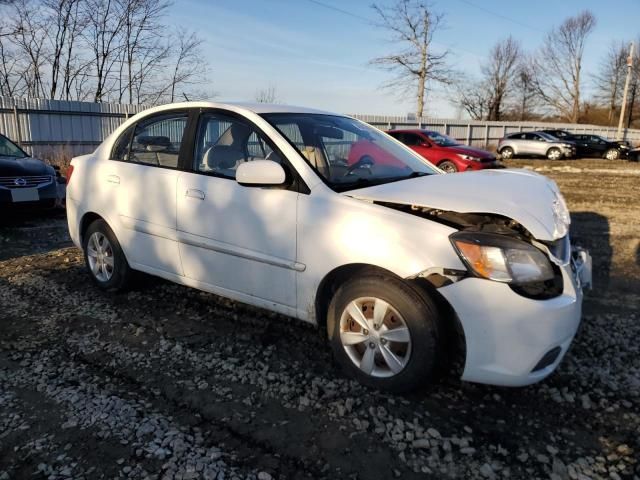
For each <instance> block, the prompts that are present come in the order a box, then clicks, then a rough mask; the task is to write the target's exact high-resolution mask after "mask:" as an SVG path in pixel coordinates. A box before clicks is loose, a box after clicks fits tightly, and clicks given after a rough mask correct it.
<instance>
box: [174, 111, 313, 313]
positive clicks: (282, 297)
mask: <svg viewBox="0 0 640 480" xmlns="http://www.w3.org/2000/svg"><path fill="white" fill-rule="evenodd" d="M264 158H267V159H269V160H275V161H279V162H282V159H281V157H280V155H279V154H278V153H276V152H275V151H274V147H273V144H272V143H271V142H269V141H267V140H266V139H265V137H264V136H263V135H261V134H259V133H257V131H256V129H255V127H254V126H252V125H251V124H250V123H249V122H248V121H247V120H246V119H243V118H241V117H238V116H232V115H231V114H227V113H224V112H208V113H203V114H202V115H201V116H200V119H199V122H198V127H197V130H196V133H195V141H194V153H193V169H192V171H191V172H185V173H183V174H182V175H181V176H180V178H179V179H178V187H177V212H178V228H177V230H178V232H177V235H178V239H179V241H180V257H181V259H182V265H183V268H184V275H185V276H186V277H188V278H191V279H193V280H196V281H198V282H203V283H205V284H208V285H211V286H214V287H216V289H217V290H218V291H220V293H222V294H226V295H228V296H231V297H234V298H238V299H241V300H245V301H249V302H250V303H258V304H259V303H261V301H267V302H270V303H273V304H278V305H280V306H286V307H288V308H295V307H296V272H297V271H299V270H301V268H300V266H299V265H298V264H296V208H297V198H298V193H297V191H295V190H294V189H289V188H259V187H243V186H241V185H239V184H238V183H237V182H236V181H235V169H236V168H237V166H238V165H239V164H241V163H242V162H245V161H252V160H255V159H264ZM252 297H253V298H255V297H257V298H258V299H259V301H258V302H255V301H251V298H252ZM281 310H282V309H281Z"/></svg>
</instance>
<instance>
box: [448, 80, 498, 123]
mask: <svg viewBox="0 0 640 480" xmlns="http://www.w3.org/2000/svg"><path fill="white" fill-rule="evenodd" d="M455 87H456V93H455V100H454V103H456V104H457V105H459V106H461V107H462V109H463V110H464V111H465V112H467V114H468V115H469V116H470V117H471V118H472V119H473V120H485V119H486V118H487V116H488V114H489V108H488V107H489V104H490V97H489V95H490V93H489V90H490V88H489V87H488V86H487V85H486V84H485V83H484V82H482V81H477V80H476V81H474V80H469V79H463V80H461V81H458V82H456V85H455Z"/></svg>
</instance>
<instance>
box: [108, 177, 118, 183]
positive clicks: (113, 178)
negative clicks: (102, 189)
mask: <svg viewBox="0 0 640 480" xmlns="http://www.w3.org/2000/svg"><path fill="white" fill-rule="evenodd" d="M107 182H109V183H116V184H120V177H119V176H118V175H107Z"/></svg>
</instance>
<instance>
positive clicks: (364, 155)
mask: <svg viewBox="0 0 640 480" xmlns="http://www.w3.org/2000/svg"><path fill="white" fill-rule="evenodd" d="M262 117H263V118H265V119H266V120H267V121H268V122H269V123H270V124H271V125H273V126H274V127H275V128H276V129H277V130H278V131H279V132H280V133H281V134H282V135H283V136H284V137H285V138H286V139H287V140H288V141H289V143H291V144H292V145H293V146H294V147H295V148H296V149H297V150H298V151H299V152H300V154H301V155H302V156H303V157H304V158H305V160H306V161H307V163H309V164H310V165H311V166H312V167H313V168H314V170H315V171H316V172H317V173H318V175H320V176H321V177H322V178H323V180H324V181H325V182H326V183H327V184H328V185H329V186H331V187H332V188H333V189H334V190H337V191H345V190H350V189H353V188H361V187H366V186H370V185H379V184H381V183H388V182H394V181H398V180H402V179H406V178H412V177H418V176H422V175H430V174H434V173H438V171H437V170H436V169H435V168H434V167H431V166H430V165H429V164H427V163H426V162H425V161H424V160H422V158H421V157H419V156H417V155H416V154H414V153H413V152H411V150H409V149H407V148H406V147H404V146H402V145H401V144H399V143H398V142H396V141H395V140H393V139H392V138H390V137H389V136H388V135H386V134H385V133H383V132H381V131H380V130H378V129H376V128H374V127H372V126H370V125H368V124H366V123H363V122H360V121H359V120H355V119H352V118H347V117H341V116H337V115H322V114H311V113H269V114H263V115H262Z"/></svg>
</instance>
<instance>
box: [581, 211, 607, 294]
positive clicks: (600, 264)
mask: <svg viewBox="0 0 640 480" xmlns="http://www.w3.org/2000/svg"><path fill="white" fill-rule="evenodd" d="M571 241H572V243H573V244H574V245H576V246H580V247H583V248H586V249H587V250H589V253H590V254H591V257H592V259H593V290H594V291H595V292H601V291H605V290H608V289H609V286H610V283H611V261H612V256H613V247H612V245H611V238H610V228H609V220H608V219H607V217H605V216H603V215H600V214H598V213H595V212H574V213H572V214H571Z"/></svg>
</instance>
